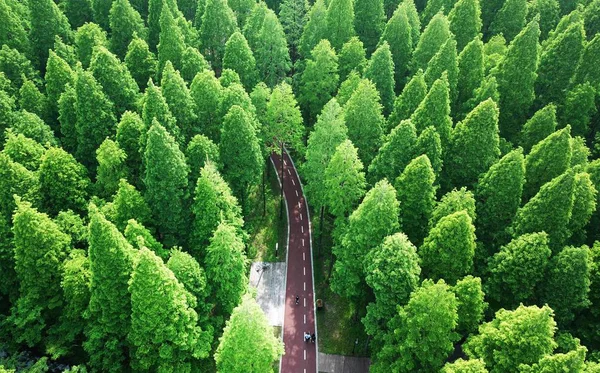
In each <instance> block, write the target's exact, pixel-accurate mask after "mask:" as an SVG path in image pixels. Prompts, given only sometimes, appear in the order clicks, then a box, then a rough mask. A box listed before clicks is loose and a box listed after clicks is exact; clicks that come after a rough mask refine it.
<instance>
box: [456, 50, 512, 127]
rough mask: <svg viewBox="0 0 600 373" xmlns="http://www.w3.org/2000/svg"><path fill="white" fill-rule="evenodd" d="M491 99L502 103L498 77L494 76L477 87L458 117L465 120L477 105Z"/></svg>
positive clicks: (489, 76)
mask: <svg viewBox="0 0 600 373" xmlns="http://www.w3.org/2000/svg"><path fill="white" fill-rule="evenodd" d="M484 61H485V58H484ZM489 98H491V99H492V100H494V102H500V93H498V81H497V80H496V77H494V76H492V75H488V76H486V77H485V78H483V81H481V84H480V85H479V87H477V88H476V89H475V91H474V92H473V97H471V98H470V99H469V100H468V101H467V102H465V103H464V104H463V105H462V110H461V112H460V113H459V115H458V117H459V118H464V117H465V116H466V115H467V114H468V113H470V112H471V111H472V110H473V109H475V107H476V106H477V105H479V104H480V103H482V102H483V101H485V100H487V99H489ZM499 124H500V123H499ZM502 128H504V127H502ZM502 128H500V130H502Z"/></svg>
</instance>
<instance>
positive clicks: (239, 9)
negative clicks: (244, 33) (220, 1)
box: [227, 0, 256, 27]
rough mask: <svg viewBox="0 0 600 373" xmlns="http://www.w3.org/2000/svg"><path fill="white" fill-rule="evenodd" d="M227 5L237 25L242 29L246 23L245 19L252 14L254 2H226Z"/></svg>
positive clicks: (249, 0)
mask: <svg viewBox="0 0 600 373" xmlns="http://www.w3.org/2000/svg"><path fill="white" fill-rule="evenodd" d="M227 5H229V7H230V8H231V10H233V13H234V14H235V18H236V19H237V23H238V25H239V26H240V27H243V26H244V24H245V23H246V19H247V18H248V16H249V15H250V14H251V13H252V10H253V9H254V7H255V6H256V1H255V0H227Z"/></svg>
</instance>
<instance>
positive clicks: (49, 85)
mask: <svg viewBox="0 0 600 373" xmlns="http://www.w3.org/2000/svg"><path fill="white" fill-rule="evenodd" d="M0 1H1V0H0ZM44 81H45V83H46V84H45V86H46V95H47V96H48V105H49V111H50V113H49V114H50V116H51V117H53V118H56V117H57V116H58V100H59V99H60V96H61V94H62V93H63V92H64V91H65V87H66V85H67V83H70V84H71V86H72V85H73V70H72V69H71V67H70V66H69V64H68V63H67V62H66V61H65V60H63V59H62V58H60V57H59V56H58V55H57V54H56V53H54V51H50V54H49V56H48V62H47V64H46V75H45V76H44Z"/></svg>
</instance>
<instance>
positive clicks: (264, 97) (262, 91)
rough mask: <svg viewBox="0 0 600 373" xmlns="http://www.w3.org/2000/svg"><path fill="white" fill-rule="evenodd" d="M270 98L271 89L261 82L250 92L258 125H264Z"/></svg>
mask: <svg viewBox="0 0 600 373" xmlns="http://www.w3.org/2000/svg"><path fill="white" fill-rule="evenodd" d="M270 98H271V89H270V88H269V87H267V85H266V84H265V83H263V82H260V83H258V84H257V85H255V86H254V89H252V92H250V100H251V101H252V105H254V108H255V109H256V117H257V119H258V121H259V122H260V123H266V118H267V105H268V104H269V99H270Z"/></svg>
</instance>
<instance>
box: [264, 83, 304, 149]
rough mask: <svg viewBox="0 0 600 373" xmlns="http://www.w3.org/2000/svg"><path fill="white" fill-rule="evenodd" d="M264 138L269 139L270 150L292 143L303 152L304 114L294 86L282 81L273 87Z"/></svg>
mask: <svg viewBox="0 0 600 373" xmlns="http://www.w3.org/2000/svg"><path fill="white" fill-rule="evenodd" d="M264 125H265V127H264V134H263V136H264V139H268V143H267V145H269V146H270V150H272V151H276V150H278V149H279V148H280V147H281V146H282V145H283V144H288V145H291V146H292V147H293V148H295V149H296V150H297V151H300V152H302V149H303V147H304V144H303V143H302V137H303V136H304V131H305V129H304V124H303V123H302V115H301V114H300V109H299V108H298V104H297V102H296V98H295V97H294V92H293V91H292V87H290V85H289V84H287V83H281V84H279V85H277V86H276V87H275V88H273V92H272V93H271V98H270V99H269V103H268V104H267V112H266V114H265V123H264Z"/></svg>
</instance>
